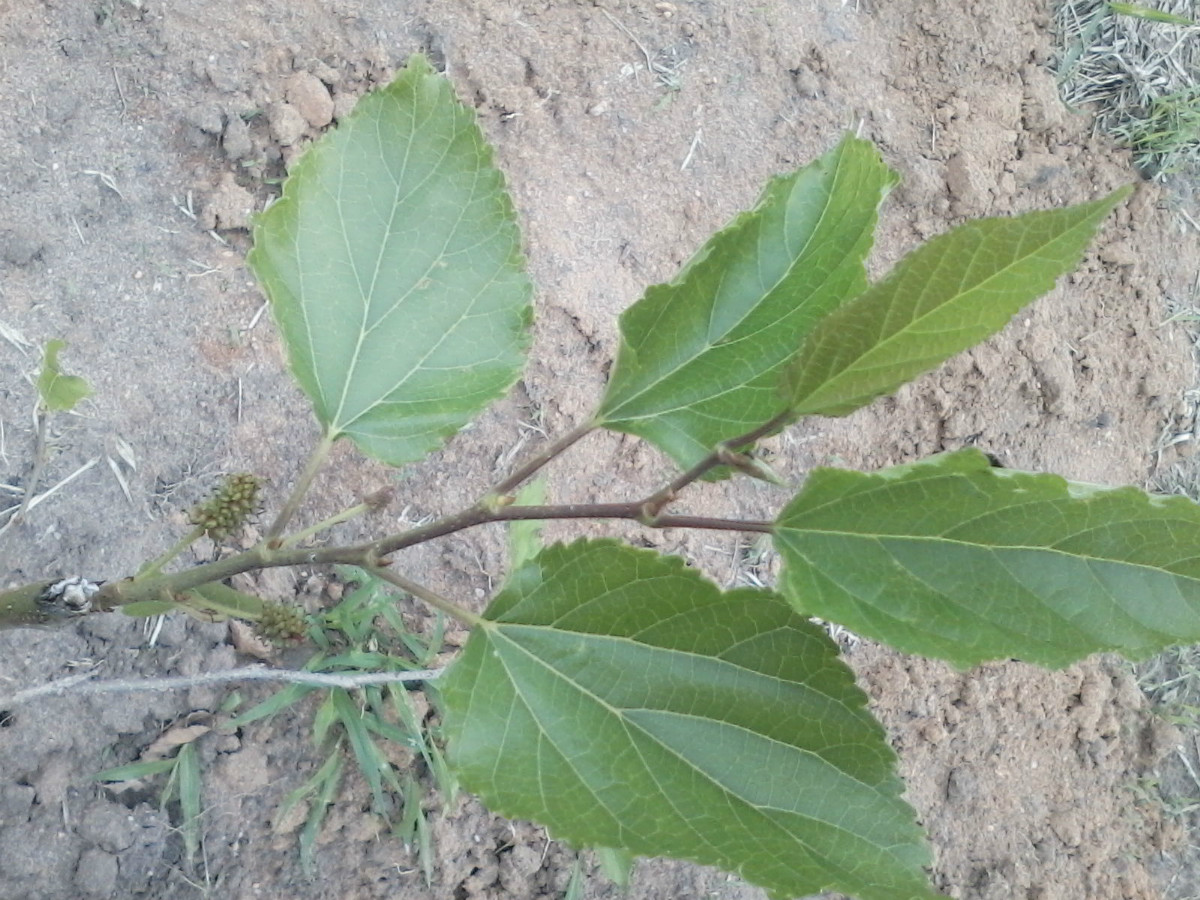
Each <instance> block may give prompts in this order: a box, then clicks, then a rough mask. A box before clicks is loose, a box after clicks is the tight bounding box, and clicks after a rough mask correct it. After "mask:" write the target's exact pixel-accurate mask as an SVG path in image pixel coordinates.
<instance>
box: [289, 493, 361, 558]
mask: <svg viewBox="0 0 1200 900" xmlns="http://www.w3.org/2000/svg"><path fill="white" fill-rule="evenodd" d="M373 509H375V507H374V506H373V505H372V504H370V503H359V504H358V505H356V506H351V507H350V508H349V509H343V510H342V511H341V512H339V513H335V514H334V515H332V516H330V517H329V518H328V519H322V520H321V521H320V522H317V523H316V524H315V525H310V526H309V527H308V528H305V529H304V530H303V531H297V532H296V533H294V534H289V535H288V536H287V537H286V538H284V539H283V540H282V541H281V542H280V545H279V546H281V547H295V546H296V545H298V544H302V543H303V542H304V541H306V540H308V539H309V538H310V537H312V536H313V535H316V534H320V533H321V532H322V531H326V530H327V529H330V528H332V527H333V526H334V525H341V524H342V523H343V522H349V521H350V520H351V519H353V518H356V517H357V516H361V515H365V514H366V513H369V512H371V511H372V510H373Z"/></svg>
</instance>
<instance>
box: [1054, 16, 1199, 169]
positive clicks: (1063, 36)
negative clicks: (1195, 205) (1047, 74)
mask: <svg viewBox="0 0 1200 900" xmlns="http://www.w3.org/2000/svg"><path fill="white" fill-rule="evenodd" d="M1054 15H1055V30H1056V32H1057V38H1058V42H1059V44H1060V50H1059V53H1058V58H1057V59H1056V60H1055V69H1056V71H1057V73H1058V78H1059V87H1060V92H1061V94H1062V98H1063V101H1064V102H1065V103H1066V104H1067V105H1068V106H1072V107H1075V106H1083V105H1087V104H1095V109H1096V127H1097V128H1098V129H1099V130H1100V131H1104V132H1107V133H1108V134H1110V135H1112V136H1113V137H1114V138H1116V139H1117V140H1118V141H1120V142H1121V143H1122V144H1124V145H1125V146H1127V147H1129V148H1130V149H1131V150H1132V151H1133V153H1134V164H1135V165H1136V166H1137V168H1138V169H1139V170H1140V171H1141V172H1142V173H1143V174H1145V175H1146V176H1147V177H1152V178H1162V177H1165V176H1167V175H1170V174H1175V173H1178V172H1185V171H1186V172H1195V171H1200V24H1197V21H1196V7H1195V4H1194V3H1192V2H1191V0H1157V2H1155V3H1153V4H1152V5H1146V4H1135V3H1110V2H1105V0H1060V2H1058V3H1057V4H1056V6H1055V13H1054Z"/></svg>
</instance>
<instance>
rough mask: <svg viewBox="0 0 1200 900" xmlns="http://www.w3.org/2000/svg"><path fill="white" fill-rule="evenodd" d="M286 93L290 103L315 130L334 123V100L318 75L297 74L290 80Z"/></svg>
mask: <svg viewBox="0 0 1200 900" xmlns="http://www.w3.org/2000/svg"><path fill="white" fill-rule="evenodd" d="M284 93H285V96H286V97H287V101H288V103H290V104H291V105H292V106H294V107H295V108H296V110H297V111H298V112H299V113H300V115H301V116H303V117H304V121H306V122H308V124H309V125H311V126H312V127H313V128H324V127H325V126H326V125H328V124H329V123H330V122H332V121H333V98H332V97H330V96H329V89H328V88H326V87H325V85H324V84H323V83H322V82H321V79H320V78H318V77H317V76H316V75H310V74H309V73H308V72H297V73H296V74H295V75H293V76H292V77H291V78H289V79H288V82H287V86H286V88H285V91H284Z"/></svg>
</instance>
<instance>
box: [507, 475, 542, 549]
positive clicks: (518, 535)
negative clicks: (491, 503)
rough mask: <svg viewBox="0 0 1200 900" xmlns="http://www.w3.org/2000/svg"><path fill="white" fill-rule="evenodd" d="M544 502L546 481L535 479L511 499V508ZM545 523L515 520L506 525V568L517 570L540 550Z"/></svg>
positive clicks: (538, 504) (531, 520) (534, 520)
mask: <svg viewBox="0 0 1200 900" xmlns="http://www.w3.org/2000/svg"><path fill="white" fill-rule="evenodd" d="M545 502H546V479H545V478H537V479H535V480H533V481H531V482H529V484H527V485H525V486H524V487H523V488H521V489H520V490H519V491H517V494H516V496H515V497H514V498H513V506H541V505H542V504H543V503H545ZM545 524H546V523H545V522H541V521H538V520H537V519H523V520H522V519H516V520H514V521H512V522H509V523H508V567H509V570H510V571H514V570H516V569H519V568H520V567H521V566H523V565H524V564H525V563H527V562H528V561H529V560H531V559H533V558H534V557H535V556H537V555H538V553H539V552H540V551H541V549H542V529H543V528H545Z"/></svg>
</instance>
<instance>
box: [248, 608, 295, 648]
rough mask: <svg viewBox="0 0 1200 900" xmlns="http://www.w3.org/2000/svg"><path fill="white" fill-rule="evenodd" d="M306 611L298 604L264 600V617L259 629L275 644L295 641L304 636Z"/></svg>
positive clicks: (259, 631) (260, 632) (259, 622)
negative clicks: (292, 604)
mask: <svg viewBox="0 0 1200 900" xmlns="http://www.w3.org/2000/svg"><path fill="white" fill-rule="evenodd" d="M304 625H305V622H304V612H303V611H302V610H301V609H300V608H299V607H297V606H288V605H287V604H286V603H274V602H272V601H270V600H264V601H263V608H262V618H261V619H259V620H258V625H257V631H258V633H259V634H261V635H262V636H263V637H265V638H267V640H269V641H271V642H272V643H274V644H280V643H283V642H284V641H294V640H297V639H298V638H300V637H303V636H304Z"/></svg>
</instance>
